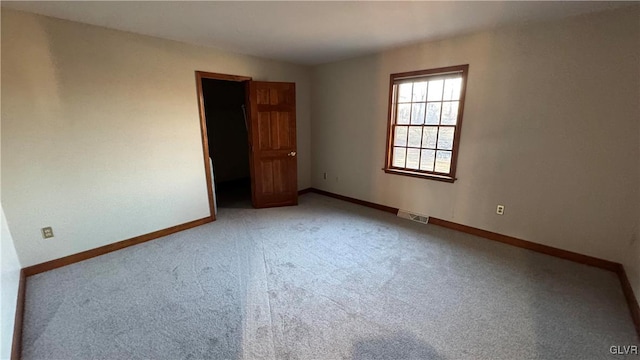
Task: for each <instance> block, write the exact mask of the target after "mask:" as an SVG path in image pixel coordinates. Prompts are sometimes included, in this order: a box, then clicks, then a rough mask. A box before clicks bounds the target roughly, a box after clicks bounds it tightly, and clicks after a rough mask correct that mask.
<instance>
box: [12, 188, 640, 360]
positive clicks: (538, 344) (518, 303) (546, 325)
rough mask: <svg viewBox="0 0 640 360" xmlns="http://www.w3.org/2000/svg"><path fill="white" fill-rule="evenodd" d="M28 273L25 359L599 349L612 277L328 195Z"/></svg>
mask: <svg viewBox="0 0 640 360" xmlns="http://www.w3.org/2000/svg"><path fill="white" fill-rule="evenodd" d="M218 217H219V220H218V221H216V222H214V223H211V224H207V225H203V226H200V227H198V228H194V229H191V230H187V231H184V232H181V233H178V234H174V235H171V236H168V237H165V238H162V239H158V240H155V241H151V242H147V243H144V244H141V245H137V246H134V247H130V248H127V249H124V250H120V251H117V252H114V253H110V254H107V255H104V256H101V257H98V258H94V259H91V260H87V261H84V262H81V263H77V264H74V265H70V266H67V267H64V268H60V269H57V270H54V271H50V272H47V273H43V274H39V275H36V276H33V277H30V278H29V279H28V282H27V293H26V309H25V322H24V335H23V349H24V350H23V355H24V359H358V360H360V359H394V360H395V359H601V358H615V359H620V358H621V357H620V356H612V355H610V354H609V349H610V347H611V346H614V345H629V344H637V342H636V337H635V332H634V327H633V324H632V322H631V318H630V315H629V310H628V308H627V306H626V304H625V300H624V297H623V295H622V290H621V288H620V284H619V281H618V278H617V277H616V275H615V274H613V273H611V272H607V271H603V270H600V269H596V268H592V267H588V266H583V265H579V264H575V263H571V262H568V261H565V260H560V259H557V258H553V257H549V256H545V255H541V254H537V253H534V252H530V251H527V250H523V249H519V248H515V247H511V246H508V245H504V244H500V243H496V242H492V241H488V240H484V239H480V238H477V237H474V236H470V235H466V234H462V233H458V232H455V231H452V230H448V229H444V228H440V227H436V226H432V225H422V224H418V223H413V222H410V221H408V220H404V219H400V218H397V217H395V216H393V215H392V214H388V213H383V212H380V211H377V210H373V209H368V208H364V207H360V206H358V205H353V204H350V203H345V202H342V201H339V200H335V199H331V198H326V197H323V196H321V195H316V194H308V195H304V196H302V197H301V198H300V205H299V206H298V207H287V208H276V209H265V210H253V209H220V211H219V214H218Z"/></svg>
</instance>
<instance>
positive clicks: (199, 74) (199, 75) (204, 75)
mask: <svg viewBox="0 0 640 360" xmlns="http://www.w3.org/2000/svg"><path fill="white" fill-rule="evenodd" d="M202 79H213V80H225V81H236V82H244V87H245V90H244V91H245V108H246V109H247V111H248V109H249V104H248V100H247V99H248V98H249V82H250V81H252V80H253V79H252V78H251V77H249V76H239V75H227V74H218V73H212V72H206V71H197V70H196V89H197V94H198V109H199V111H200V134H201V136H202V155H203V159H204V173H205V177H206V181H207V196H208V198H209V212H210V214H211V219H212V220H215V219H216V213H215V209H214V206H213V179H212V178H211V166H210V165H209V137H208V136H207V117H206V114H205V111H204V94H203V93H202ZM248 132H249V134H248V136H249V141H251V129H250V128H249V129H248ZM249 143H251V142H249ZM251 177H252V178H253V171H251ZM251 191H253V189H252V190H251Z"/></svg>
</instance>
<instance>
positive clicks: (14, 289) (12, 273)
mask: <svg viewBox="0 0 640 360" xmlns="http://www.w3.org/2000/svg"><path fill="white" fill-rule="evenodd" d="M0 210H1V211H2V227H1V230H2V232H1V233H0V268H1V271H2V272H1V274H0V287H1V289H2V290H0V295H1V296H0V310H1V311H0V326H1V327H0V359H9V358H10V357H11V345H12V342H13V324H14V321H15V316H16V304H17V299H18V287H19V284H20V268H21V266H20V262H19V261H18V255H17V254H16V249H15V246H14V243H13V238H12V236H11V231H10V230H9V225H8V224H7V220H6V218H5V215H4V209H0Z"/></svg>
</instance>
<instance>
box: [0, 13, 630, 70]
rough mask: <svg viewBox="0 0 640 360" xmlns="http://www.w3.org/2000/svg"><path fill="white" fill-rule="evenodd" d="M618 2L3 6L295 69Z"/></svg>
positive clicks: (558, 16)
mask: <svg viewBox="0 0 640 360" xmlns="http://www.w3.org/2000/svg"><path fill="white" fill-rule="evenodd" d="M629 5H630V3H624V2H577V1H566V2H529V1H521V2H520V1H519V2H501V1H500V2H453V1H443V2H360V1H351V2H271V1H260V2H237V1H235V2H191V1H170V2H148V1H142V2H109V1H105V2H102V1H85V2H64V1H42V2H41V1H38V2H8V1H2V6H3V7H8V8H12V9H17V10H24V11H28V12H34V13H38V14H42V15H48V16H52V17H56V18H61V19H67V20H73V21H78V22H82V23H87V24H93V25H99V26H104V27H108V28H113V29H119V30H125V31H130V32H134V33H138V34H144V35H151V36H156V37H160V38H165V39H171V40H177V41H182V42H187V43H191V44H197V45H204V46H210V47H215V48H218V49H222V50H225V51H229V52H234V53H242V54H248V55H254V56H259V57H263V58H270V59H277V60H283V61H288V62H293V63H299V64H307V65H314V64H321V63H326V62H331V61H335V60H340V59H344V58H349V57H355V56H358V55H363V54H367V53H373V52H376V51H380V50H382V49H386V48H390V47H396V46H400V45H404V44H409V43H414V42H418V41H427V40H435V39H442V38H445V37H451V36H456V35H460V34H465V33H470V32H474V31H478V30H483V29H489V28H493V27H498V26H503V25H507V24H512V23H518V22H528V21H544V20H549V19H557V18H562V17H568V16H573V15H578V14H583V13H588V12H595V11H601V10H607V9H612V8H617V7H621V6H629Z"/></svg>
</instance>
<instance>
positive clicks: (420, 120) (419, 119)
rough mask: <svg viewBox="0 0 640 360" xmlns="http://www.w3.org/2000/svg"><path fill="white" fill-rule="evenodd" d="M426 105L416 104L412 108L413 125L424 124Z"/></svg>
mask: <svg viewBox="0 0 640 360" xmlns="http://www.w3.org/2000/svg"><path fill="white" fill-rule="evenodd" d="M424 105H425V103H415V104H412V107H411V123H412V124H424Z"/></svg>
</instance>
